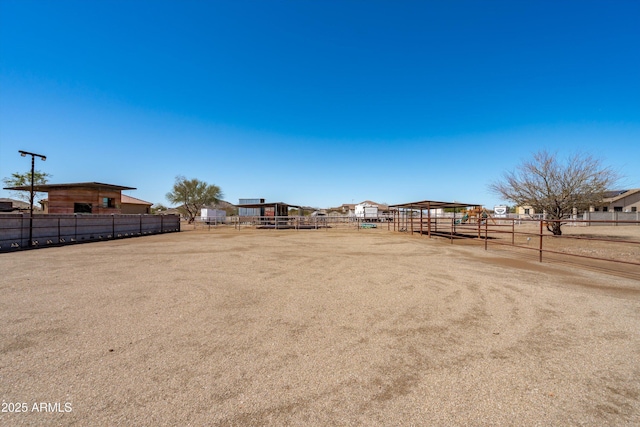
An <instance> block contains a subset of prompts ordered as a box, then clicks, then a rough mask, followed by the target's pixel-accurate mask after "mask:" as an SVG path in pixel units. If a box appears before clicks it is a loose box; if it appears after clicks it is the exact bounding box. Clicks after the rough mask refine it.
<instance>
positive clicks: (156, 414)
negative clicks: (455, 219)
mask: <svg viewBox="0 0 640 427" xmlns="http://www.w3.org/2000/svg"><path fill="white" fill-rule="evenodd" d="M0 272H1V275H0V292H1V298H0V393H1V395H2V396H1V397H2V412H0V425H12V426H13V425H17V426H19V425H78V426H89V425H91V426H95V425H104V426H107V425H108V426H111V425H154V426H156V425H157V426H160V425H194V426H201V425H221V426H227V425H228V426H245V425H273V426H282V425H300V426H302V425H304V426H308V425H323V426H324V425H367V426H372V425H379V426H390V425H441V426H456V425H459V426H468V425H474V426H484V425H491V426H495V425H526V426H535V425H541V426H549V425H580V426H603V425H615V426H624V425H628V426H636V425H640V402H639V399H640V281H638V280H634V279H629V278H624V277H617V276H615V275H607V274H604V273H602V272H598V271H589V270H581V269H578V268H575V267H572V266H570V265H555V264H539V263H536V262H535V261H532V260H529V259H523V258H519V257H517V255H515V254H510V253H509V252H508V251H506V250H500V251H491V250H490V251H484V250H483V249H482V248H481V246H470V245H456V244H450V243H449V242H448V241H447V240H445V239H428V238H425V237H420V236H409V235H406V234H401V233H393V232H387V231H386V230H381V229H377V230H361V231H355V230H304V231H295V230H251V229H243V230H241V231H236V230H233V229H230V228H220V229H216V230H211V231H207V230H197V231H186V232H181V233H173V234H165V235H155V236H148V237H140V238H133V239H127V240H117V241H108V242H99V243H90V244H82V245H75V246H68V247H58V248H48V249H41V250H32V251H24V252H17V253H7V254H0ZM16 408H17V409H20V410H21V411H20V412H16Z"/></svg>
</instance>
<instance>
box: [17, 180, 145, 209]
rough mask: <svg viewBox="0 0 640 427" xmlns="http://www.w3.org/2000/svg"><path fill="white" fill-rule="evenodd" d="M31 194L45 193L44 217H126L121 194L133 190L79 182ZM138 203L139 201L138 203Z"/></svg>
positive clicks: (39, 188)
mask: <svg viewBox="0 0 640 427" xmlns="http://www.w3.org/2000/svg"><path fill="white" fill-rule="evenodd" d="M5 190H22V191H30V190H31V186H28V185H25V186H20V187H11V188H5ZM34 190H35V191H37V192H43V193H48V198H47V201H46V203H44V204H43V205H44V211H45V213H50V214H74V213H86V214H122V213H129V212H123V209H122V208H123V204H122V197H123V196H122V190H135V188H134V187H124V186H121V185H112V184H103V183H100V182H81V183H75V184H43V185H36V186H34ZM125 197H126V196H125ZM136 200H138V199H136ZM140 202H142V201H141V200H140ZM145 203H146V202H145ZM149 206H150V204H149ZM126 210H127V209H125V211H126ZM136 213H145V212H136Z"/></svg>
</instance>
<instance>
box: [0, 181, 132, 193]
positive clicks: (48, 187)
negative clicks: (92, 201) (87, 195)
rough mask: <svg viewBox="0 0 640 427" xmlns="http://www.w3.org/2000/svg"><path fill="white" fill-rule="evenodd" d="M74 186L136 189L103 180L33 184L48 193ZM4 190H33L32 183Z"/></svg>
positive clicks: (36, 189) (37, 188)
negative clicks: (106, 182)
mask: <svg viewBox="0 0 640 427" xmlns="http://www.w3.org/2000/svg"><path fill="white" fill-rule="evenodd" d="M74 187H90V188H98V189H99V188H108V189H110V190H120V191H123V190H136V188H135V187H125V186H123V185H114V184H105V183H103V182H77V183H70V184H37V185H34V186H33V189H34V191H38V192H42V193H47V192H49V190H52V189H58V188H74ZM4 190H20V191H31V186H30V185H21V186H17V187H5V188H4Z"/></svg>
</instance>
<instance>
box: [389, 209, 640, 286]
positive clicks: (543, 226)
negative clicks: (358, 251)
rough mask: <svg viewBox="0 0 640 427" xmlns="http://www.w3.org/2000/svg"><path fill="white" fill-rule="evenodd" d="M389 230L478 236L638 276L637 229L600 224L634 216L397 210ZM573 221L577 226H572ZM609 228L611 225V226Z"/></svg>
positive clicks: (542, 257) (487, 242) (539, 255)
mask: <svg viewBox="0 0 640 427" xmlns="http://www.w3.org/2000/svg"><path fill="white" fill-rule="evenodd" d="M554 222H560V223H561V224H562V229H563V233H562V234H561V235H553V234H552V233H551V232H550V231H549V228H551V227H552V225H553V223H554ZM393 225H394V227H393V229H394V230H397V231H405V232H410V233H418V234H421V235H425V236H436V237H444V238H447V239H449V240H450V242H451V243H454V241H458V240H473V241H476V242H481V243H482V244H483V245H484V248H485V249H488V248H489V247H490V246H493V247H499V246H502V247H505V248H508V250H509V251H511V252H513V251H518V252H519V253H521V254H524V255H528V256H530V257H532V258H534V259H537V261H539V262H543V261H550V262H564V263H570V264H576V265H580V266H583V267H586V268H592V269H598V270H604V271H607V272H615V273H618V274H621V275H624V276H627V277H632V278H634V279H640V232H637V231H635V230H634V229H627V230H624V229H622V230H621V229H618V232H613V231H611V230H612V229H610V228H604V227H607V226H608V227H622V226H625V227H632V226H635V227H640V220H618V221H612V220H594V219H588V220H584V219H568V220H562V221H559V220H557V221H552V220H543V219H527V218H494V217H488V218H481V219H476V220H474V221H465V220H464V218H463V217H461V216H460V215H458V216H457V217H456V216H455V215H454V216H450V215H448V216H433V217H431V218H429V219H426V218H422V219H421V218H415V217H411V216H409V215H407V216H398V217H396V221H395V222H394V224H393ZM574 227H577V228H574ZM614 230H615V229H614Z"/></svg>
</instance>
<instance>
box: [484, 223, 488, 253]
mask: <svg viewBox="0 0 640 427" xmlns="http://www.w3.org/2000/svg"><path fill="white" fill-rule="evenodd" d="M488 243H489V221H485V222H484V250H485V251H486V250H487V246H488Z"/></svg>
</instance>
